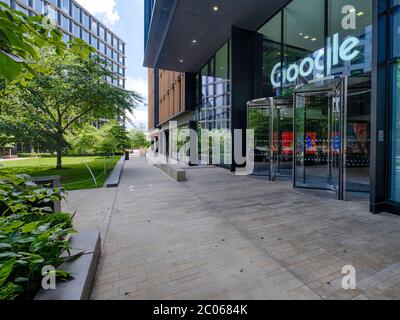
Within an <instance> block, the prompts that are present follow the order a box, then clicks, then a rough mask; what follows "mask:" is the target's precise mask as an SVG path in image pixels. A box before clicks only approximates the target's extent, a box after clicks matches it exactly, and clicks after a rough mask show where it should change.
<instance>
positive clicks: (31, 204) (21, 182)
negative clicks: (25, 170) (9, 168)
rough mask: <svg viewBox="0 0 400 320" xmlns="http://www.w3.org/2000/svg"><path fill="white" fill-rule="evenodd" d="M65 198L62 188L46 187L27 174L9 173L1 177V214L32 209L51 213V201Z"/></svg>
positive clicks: (32, 210)
mask: <svg viewBox="0 0 400 320" xmlns="http://www.w3.org/2000/svg"><path fill="white" fill-rule="evenodd" d="M63 198H64V192H63V191H62V189H59V188H54V189H49V188H44V187H40V186H38V185H37V184H36V183H34V182H32V179H31V178H30V177H29V176H26V175H17V176H14V175H9V176H6V177H4V178H2V179H0V214H1V215H2V216H7V215H11V214H16V213H21V212H26V211H30V212H31V213H34V214H36V213H38V214H42V213H49V212H52V211H53V209H51V208H50V207H49V205H50V204H51V202H57V201H61V200H62V199H63Z"/></svg>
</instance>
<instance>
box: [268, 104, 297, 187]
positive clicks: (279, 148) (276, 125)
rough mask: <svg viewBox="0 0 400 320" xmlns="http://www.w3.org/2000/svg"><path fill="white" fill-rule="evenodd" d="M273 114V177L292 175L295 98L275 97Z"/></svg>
mask: <svg viewBox="0 0 400 320" xmlns="http://www.w3.org/2000/svg"><path fill="white" fill-rule="evenodd" d="M272 110H273V114H272V133H271V136H272V179H276V178H278V177H289V178H290V177H292V173H293V100H292V99H279V98H276V99H274V103H273V109H272Z"/></svg>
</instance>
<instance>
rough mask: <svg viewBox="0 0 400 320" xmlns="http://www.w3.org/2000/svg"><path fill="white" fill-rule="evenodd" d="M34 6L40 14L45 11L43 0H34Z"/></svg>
mask: <svg viewBox="0 0 400 320" xmlns="http://www.w3.org/2000/svg"><path fill="white" fill-rule="evenodd" d="M32 6H33V9H35V11H36V12H38V13H39V14H42V13H44V12H43V1H42V0H33V4H32Z"/></svg>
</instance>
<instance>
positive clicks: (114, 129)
mask: <svg viewBox="0 0 400 320" xmlns="http://www.w3.org/2000/svg"><path fill="white" fill-rule="evenodd" d="M99 133H100V136H101V141H100V144H99V147H98V149H97V150H98V152H99V153H101V154H106V155H111V154H117V153H120V152H123V151H124V150H125V149H128V148H130V146H131V141H130V139H129V137H128V133H127V132H126V130H125V128H124V127H123V126H121V125H120V124H119V123H117V122H115V121H110V122H109V123H107V124H105V125H104V126H103V127H102V128H101V129H100V130H99Z"/></svg>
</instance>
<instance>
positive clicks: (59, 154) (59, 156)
mask: <svg viewBox="0 0 400 320" xmlns="http://www.w3.org/2000/svg"><path fill="white" fill-rule="evenodd" d="M56 168H57V169H62V148H57V167H56Z"/></svg>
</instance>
